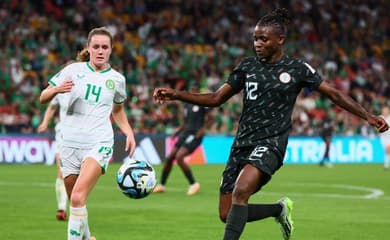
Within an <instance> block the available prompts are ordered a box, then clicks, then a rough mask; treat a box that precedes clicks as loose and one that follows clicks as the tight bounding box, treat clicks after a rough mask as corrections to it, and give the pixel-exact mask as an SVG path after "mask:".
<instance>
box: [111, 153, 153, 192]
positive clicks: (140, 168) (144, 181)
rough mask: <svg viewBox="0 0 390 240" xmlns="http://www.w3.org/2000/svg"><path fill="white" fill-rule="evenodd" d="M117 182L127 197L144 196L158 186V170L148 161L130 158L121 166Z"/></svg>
mask: <svg viewBox="0 0 390 240" xmlns="http://www.w3.org/2000/svg"><path fill="white" fill-rule="evenodd" d="M116 182H117V184H118V186H119V189H120V191H121V192H122V193H123V194H124V195H126V196H127V197H129V198H134V199H140V198H144V197H146V196H148V195H149V194H150V193H151V192H152V191H153V189H154V188H155V187H156V184H157V179H156V171H155V170H154V168H153V167H152V165H151V164H149V163H148V162H146V161H143V160H135V159H129V160H128V161H126V162H125V163H123V164H122V166H121V167H120V168H119V170H118V172H117V175H116Z"/></svg>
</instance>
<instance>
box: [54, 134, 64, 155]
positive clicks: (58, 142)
mask: <svg viewBox="0 0 390 240" xmlns="http://www.w3.org/2000/svg"><path fill="white" fill-rule="evenodd" d="M55 141H56V153H59V152H60V149H61V143H62V136H61V132H60V131H56V134H55Z"/></svg>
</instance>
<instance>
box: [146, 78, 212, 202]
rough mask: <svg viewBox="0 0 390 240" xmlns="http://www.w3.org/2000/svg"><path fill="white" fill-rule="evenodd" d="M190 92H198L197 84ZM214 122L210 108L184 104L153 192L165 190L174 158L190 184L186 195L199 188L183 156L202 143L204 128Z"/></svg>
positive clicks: (190, 194)
mask: <svg viewBox="0 0 390 240" xmlns="http://www.w3.org/2000/svg"><path fill="white" fill-rule="evenodd" d="M191 91H192V92H196V93H199V86H197V85H193V86H192V87H191ZM213 122H214V117H213V115H212V114H211V109H210V108H206V107H202V106H198V105H194V104H189V103H187V104H185V105H184V121H183V124H182V125H181V126H180V127H179V128H178V129H177V131H176V132H175V134H174V136H178V140H177V142H176V143H175V146H174V147H173V149H172V151H171V152H170V153H169V154H168V156H167V158H166V159H165V164H164V168H163V170H162V173H161V181H160V184H158V185H157V186H156V188H155V189H154V191H153V192H158V193H161V192H165V185H166V183H167V180H168V176H169V174H170V172H171V171H172V166H173V161H174V160H176V161H177V164H178V165H179V166H180V168H181V170H182V171H183V173H184V176H185V177H186V178H187V180H188V183H189V184H190V186H189V188H188V190H187V195H188V196H192V195H195V194H196V193H198V191H199V190H200V184H199V183H198V182H196V181H195V178H194V176H193V174H192V171H191V169H190V166H189V165H188V164H187V163H186V162H185V161H184V158H185V157H187V156H189V155H190V154H191V153H193V152H194V151H195V149H196V148H197V147H198V146H199V145H200V144H201V143H202V140H203V136H204V134H205V132H206V130H207V129H208V128H209V127H211V125H212V124H213Z"/></svg>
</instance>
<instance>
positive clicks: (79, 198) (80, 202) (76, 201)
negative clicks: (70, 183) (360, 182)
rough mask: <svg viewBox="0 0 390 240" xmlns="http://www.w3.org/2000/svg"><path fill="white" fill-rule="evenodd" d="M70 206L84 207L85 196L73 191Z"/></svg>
mask: <svg viewBox="0 0 390 240" xmlns="http://www.w3.org/2000/svg"><path fill="white" fill-rule="evenodd" d="M70 205H71V206H72V207H82V206H84V205H85V196H84V195H83V194H81V193H80V192H77V191H73V192H72V195H71V197H70Z"/></svg>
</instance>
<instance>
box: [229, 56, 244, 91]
mask: <svg viewBox="0 0 390 240" xmlns="http://www.w3.org/2000/svg"><path fill="white" fill-rule="evenodd" d="M244 61H245V60H244ZM244 61H241V62H240V63H239V64H238V66H237V67H235V68H234V69H233V72H232V73H230V75H229V78H228V80H227V81H226V83H227V84H229V85H230V86H231V87H232V88H233V91H234V92H235V93H239V92H240V91H241V90H242V89H243V88H244V85H245V70H244V69H243V68H242V66H243V62H244Z"/></svg>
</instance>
